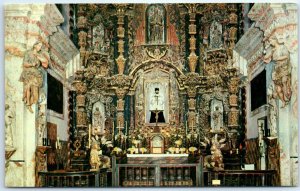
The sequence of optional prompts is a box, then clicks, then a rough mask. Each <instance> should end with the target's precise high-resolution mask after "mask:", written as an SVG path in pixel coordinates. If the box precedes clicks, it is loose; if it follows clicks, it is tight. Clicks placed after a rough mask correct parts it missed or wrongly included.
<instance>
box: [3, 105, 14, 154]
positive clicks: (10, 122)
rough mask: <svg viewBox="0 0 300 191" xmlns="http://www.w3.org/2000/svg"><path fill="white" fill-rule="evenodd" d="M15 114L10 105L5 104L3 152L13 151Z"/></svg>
mask: <svg viewBox="0 0 300 191" xmlns="http://www.w3.org/2000/svg"><path fill="white" fill-rule="evenodd" d="M15 117H16V116H15V112H14V109H13V108H12V105H9V104H5V116H4V119H5V150H10V149H13V133H12V132H13V127H14V125H15V124H14V121H15Z"/></svg>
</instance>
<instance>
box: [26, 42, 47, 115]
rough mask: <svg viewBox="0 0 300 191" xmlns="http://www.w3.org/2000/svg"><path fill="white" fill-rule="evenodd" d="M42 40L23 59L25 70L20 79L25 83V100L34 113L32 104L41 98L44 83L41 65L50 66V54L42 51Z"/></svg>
mask: <svg viewBox="0 0 300 191" xmlns="http://www.w3.org/2000/svg"><path fill="white" fill-rule="evenodd" d="M41 48H42V42H37V43H35V44H34V45H33V49H32V50H30V51H27V52H26V53H25V57H24V61H23V72H22V74H21V76H20V81H21V82H23V83H24V85H23V87H24V89H23V101H24V102H25V104H26V106H27V108H28V110H29V111H30V112H32V113H33V110H32V108H31V105H32V104H36V103H37V102H38V99H39V88H41V87H42V85H43V75H42V73H41V70H40V66H41V65H42V67H43V68H48V60H49V55H48V54H47V53H45V52H44V53H42V52H41Z"/></svg>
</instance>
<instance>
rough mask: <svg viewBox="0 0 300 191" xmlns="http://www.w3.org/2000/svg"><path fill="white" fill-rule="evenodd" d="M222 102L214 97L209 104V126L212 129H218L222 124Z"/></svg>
mask: <svg viewBox="0 0 300 191" xmlns="http://www.w3.org/2000/svg"><path fill="white" fill-rule="evenodd" d="M223 111H224V109H223V103H222V101H220V100H216V99H214V100H213V101H212V105H211V124H210V125H211V128H212V130H213V131H220V130H221V128H222V127H223V126H224V122H223Z"/></svg>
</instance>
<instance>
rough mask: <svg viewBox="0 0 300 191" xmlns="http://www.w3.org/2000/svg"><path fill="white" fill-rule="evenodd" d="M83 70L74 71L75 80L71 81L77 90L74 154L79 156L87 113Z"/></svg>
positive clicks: (85, 134)
mask: <svg viewBox="0 0 300 191" xmlns="http://www.w3.org/2000/svg"><path fill="white" fill-rule="evenodd" d="M83 73H84V72H83V71H82V70H79V71H77V72H76V76H75V81H74V82H73V86H74V87H75V89H76V91H77V96H76V129H77V135H76V136H77V140H78V141H75V142H76V143H75V144H77V146H75V147H76V148H77V149H76V150H77V151H76V153H75V155H77V156H79V155H81V154H80V153H82V152H80V150H79V148H80V147H81V143H82V141H83V140H84V139H85V138H86V136H87V134H88V133H87V113H86V110H85V97H86V95H85V93H86V91H87V87H86V84H85V82H84V81H83V80H84V76H83Z"/></svg>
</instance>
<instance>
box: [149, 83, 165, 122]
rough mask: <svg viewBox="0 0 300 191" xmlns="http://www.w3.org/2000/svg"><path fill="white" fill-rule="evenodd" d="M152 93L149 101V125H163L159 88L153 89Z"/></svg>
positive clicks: (161, 98) (162, 106)
mask: <svg viewBox="0 0 300 191" xmlns="http://www.w3.org/2000/svg"><path fill="white" fill-rule="evenodd" d="M154 92H155V93H154V95H153V96H152V97H151V100H150V112H151V116H150V123H165V122H166V120H165V117H164V113H163V112H164V98H163V96H161V95H160V94H159V88H155V89H154Z"/></svg>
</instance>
